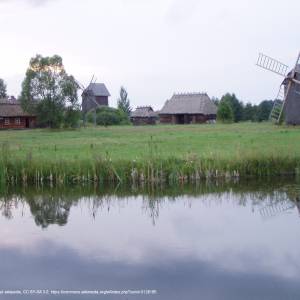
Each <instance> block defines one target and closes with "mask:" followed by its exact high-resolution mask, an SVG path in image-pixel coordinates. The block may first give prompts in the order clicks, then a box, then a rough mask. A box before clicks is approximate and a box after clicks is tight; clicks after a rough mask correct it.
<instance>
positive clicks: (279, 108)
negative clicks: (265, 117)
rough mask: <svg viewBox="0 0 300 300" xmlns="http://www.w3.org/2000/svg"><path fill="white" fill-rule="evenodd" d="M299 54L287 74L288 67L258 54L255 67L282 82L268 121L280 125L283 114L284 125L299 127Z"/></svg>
mask: <svg viewBox="0 0 300 300" xmlns="http://www.w3.org/2000/svg"><path fill="white" fill-rule="evenodd" d="M299 60H300V53H299V55H298V58H297V60H296V63H295V67H294V68H293V69H292V70H291V71H290V72H288V70H289V67H288V66H287V65H285V64H283V63H281V62H280V61H278V60H276V59H274V58H271V57H269V56H267V55H264V54H262V53H260V54H259V57H258V60H257V63H256V65H257V66H259V67H261V68H263V69H266V70H268V71H271V72H273V73H275V74H277V75H279V76H281V77H284V80H283V81H282V83H281V85H280V87H279V91H278V94H277V97H276V99H275V101H274V106H273V109H272V111H271V114H270V120H272V121H274V122H275V123H277V124H278V123H280V121H281V119H282V116H283V114H284V117H285V122H286V124H290V125H300V65H299Z"/></svg>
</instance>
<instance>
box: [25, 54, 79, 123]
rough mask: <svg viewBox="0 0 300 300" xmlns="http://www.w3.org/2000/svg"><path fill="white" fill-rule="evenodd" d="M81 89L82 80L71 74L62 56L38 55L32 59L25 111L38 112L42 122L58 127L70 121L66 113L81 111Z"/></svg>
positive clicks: (26, 89)
mask: <svg viewBox="0 0 300 300" xmlns="http://www.w3.org/2000/svg"><path fill="white" fill-rule="evenodd" d="M77 91H78V84H77V82H76V81H75V79H74V77H73V76H71V75H68V74H67V72H66V70H65V68H64V65H63V61H62V58H61V57H60V56H58V55H54V56H52V57H43V56H41V55H37V56H36V57H34V58H32V59H31V60H30V63H29V68H28V69H27V72H26V77H25V79H24V81H23V84H22V93H21V103H22V106H23V109H24V110H25V111H27V112H31V113H35V114H36V115H37V121H38V123H39V125H40V126H44V127H50V128H57V127H61V126H62V125H68V124H67V123H68V120H69V119H68V118H66V114H68V113H70V111H79V105H78V96H77ZM73 123H74V119H73V118H72V124H73Z"/></svg>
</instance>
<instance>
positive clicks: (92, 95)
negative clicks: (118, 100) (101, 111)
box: [82, 83, 110, 113]
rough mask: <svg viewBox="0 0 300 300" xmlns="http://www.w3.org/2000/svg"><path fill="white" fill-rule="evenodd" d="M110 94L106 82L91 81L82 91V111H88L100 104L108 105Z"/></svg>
mask: <svg viewBox="0 0 300 300" xmlns="http://www.w3.org/2000/svg"><path fill="white" fill-rule="evenodd" d="M109 96H110V93H109V91H108V89H107V87H106V86H105V84H104V83H91V84H90V85H89V86H88V87H87V88H86V89H85V90H84V92H83V93H82V111H83V112H84V113H87V112H89V111H90V110H92V109H95V108H98V107H100V106H108V97H109Z"/></svg>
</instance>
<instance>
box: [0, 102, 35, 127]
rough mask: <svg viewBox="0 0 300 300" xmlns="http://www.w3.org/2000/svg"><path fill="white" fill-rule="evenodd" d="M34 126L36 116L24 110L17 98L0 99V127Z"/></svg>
mask: <svg viewBox="0 0 300 300" xmlns="http://www.w3.org/2000/svg"><path fill="white" fill-rule="evenodd" d="M35 126H36V116H33V115H31V114H28V113H26V112H24V110H23V109H22V107H21V104H20V102H18V101H17V100H9V99H1V100H0V129H25V128H34V127H35Z"/></svg>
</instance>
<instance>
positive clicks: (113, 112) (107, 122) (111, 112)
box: [87, 107, 130, 126]
mask: <svg viewBox="0 0 300 300" xmlns="http://www.w3.org/2000/svg"><path fill="white" fill-rule="evenodd" d="M87 121H88V122H90V123H94V112H92V111H91V112H89V113H88V114H87ZM96 122H97V125H101V126H111V125H128V124H130V122H129V119H128V116H127V114H126V113H125V112H123V111H121V110H119V109H115V108H112V107H100V108H98V109H97V111H96Z"/></svg>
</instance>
